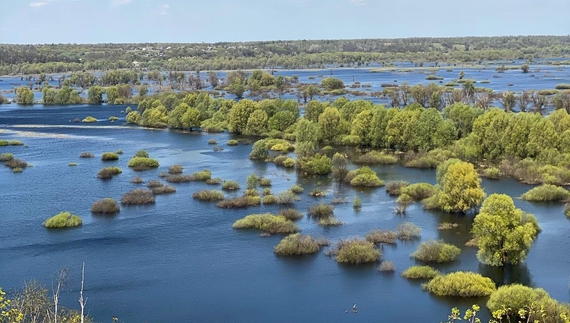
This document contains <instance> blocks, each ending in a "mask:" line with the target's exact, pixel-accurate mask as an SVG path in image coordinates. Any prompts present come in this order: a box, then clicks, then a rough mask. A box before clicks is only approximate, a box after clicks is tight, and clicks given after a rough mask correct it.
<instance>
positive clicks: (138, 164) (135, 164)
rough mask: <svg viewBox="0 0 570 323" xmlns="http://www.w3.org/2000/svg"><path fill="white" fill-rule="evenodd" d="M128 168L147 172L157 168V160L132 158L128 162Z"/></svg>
mask: <svg viewBox="0 0 570 323" xmlns="http://www.w3.org/2000/svg"><path fill="white" fill-rule="evenodd" d="M128 166H129V167H131V168H132V169H133V170H147V169H151V168H157V167H158V166H159V164H158V160H156V159H153V158H148V157H133V158H131V160H129V163H128Z"/></svg>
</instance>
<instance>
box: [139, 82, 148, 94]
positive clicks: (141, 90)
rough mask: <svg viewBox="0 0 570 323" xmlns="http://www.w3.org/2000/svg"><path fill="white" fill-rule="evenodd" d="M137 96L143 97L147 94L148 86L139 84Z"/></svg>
mask: <svg viewBox="0 0 570 323" xmlns="http://www.w3.org/2000/svg"><path fill="white" fill-rule="evenodd" d="M138 92H139V96H141V97H144V96H146V95H147V94H148V86H146V85H139V89H138Z"/></svg>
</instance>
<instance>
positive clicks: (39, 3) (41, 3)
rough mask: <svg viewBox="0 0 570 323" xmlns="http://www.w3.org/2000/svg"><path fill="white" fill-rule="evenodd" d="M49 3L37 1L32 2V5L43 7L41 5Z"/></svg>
mask: <svg viewBox="0 0 570 323" xmlns="http://www.w3.org/2000/svg"><path fill="white" fill-rule="evenodd" d="M46 4H48V3H47V1H36V2H30V7H34V8H37V7H41V6H45V5H46Z"/></svg>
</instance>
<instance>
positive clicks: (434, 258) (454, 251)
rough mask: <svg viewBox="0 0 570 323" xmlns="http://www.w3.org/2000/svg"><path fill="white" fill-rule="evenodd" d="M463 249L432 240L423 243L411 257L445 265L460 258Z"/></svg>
mask: <svg viewBox="0 0 570 323" xmlns="http://www.w3.org/2000/svg"><path fill="white" fill-rule="evenodd" d="M460 253H461V249H459V248H457V247H456V246H454V245H451V244H447V243H444V242H443V241H436V240H430V241H426V242H422V244H421V245H420V246H419V247H418V250H416V251H415V252H414V253H412V254H411V257H412V258H414V259H416V260H419V261H422V262H426V263H432V262H435V263H444V262H451V261H454V260H455V259H457V257H459V254H460Z"/></svg>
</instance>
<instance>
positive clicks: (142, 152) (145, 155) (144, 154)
mask: <svg viewBox="0 0 570 323" xmlns="http://www.w3.org/2000/svg"><path fill="white" fill-rule="evenodd" d="M135 157H142V158H148V157H149V155H148V152H147V151H146V150H144V149H139V150H137V152H136V153H135Z"/></svg>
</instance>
